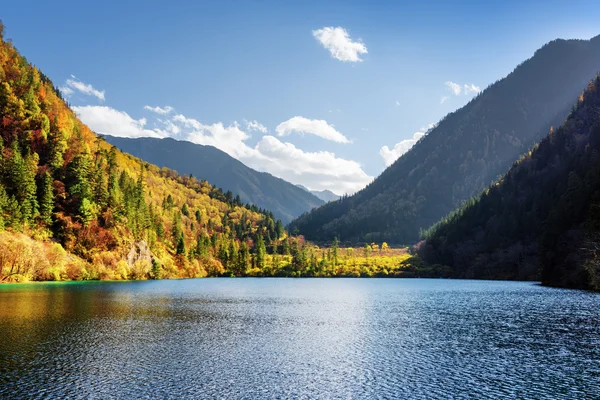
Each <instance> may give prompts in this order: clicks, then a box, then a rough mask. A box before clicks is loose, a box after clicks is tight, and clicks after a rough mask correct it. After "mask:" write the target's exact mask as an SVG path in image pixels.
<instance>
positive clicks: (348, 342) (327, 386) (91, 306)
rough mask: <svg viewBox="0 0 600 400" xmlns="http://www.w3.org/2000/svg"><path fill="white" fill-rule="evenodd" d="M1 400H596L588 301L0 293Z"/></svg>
mask: <svg viewBox="0 0 600 400" xmlns="http://www.w3.org/2000/svg"><path fill="white" fill-rule="evenodd" d="M0 322H1V325H0V397H8V398H34V397H40V398H41V397H44V398H45V397H70V398H102V399H104V398H127V399H131V398H140V397H146V398H182V397H187V398H200V399H218V398H222V399H391V398H401V399H402V398H407V399H448V398H477V399H486V398H489V399H497V398H502V397H505V398H536V399H545V398H548V399H556V398H564V399H577V398H599V396H600V392H599V390H600V389H599V388H600V295H598V294H594V293H588V292H583V291H575V290H560V289H550V288H545V287H541V286H539V285H537V284H535V283H526V282H498V281H496V282H490V281H467V280H427V279H266V278H263V279H260V278H258V279H250V278H248V279H192V280H174V281H141V282H85V283H77V282H73V283H32V284H15V285H0Z"/></svg>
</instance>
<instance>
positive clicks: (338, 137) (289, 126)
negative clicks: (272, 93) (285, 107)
mask: <svg viewBox="0 0 600 400" xmlns="http://www.w3.org/2000/svg"><path fill="white" fill-rule="evenodd" d="M275 132H277V136H287V135H289V134H291V133H292V132H298V133H305V134H309V135H315V136H319V137H321V138H323V139H327V140H331V141H333V142H337V143H350V140H348V138H347V137H346V136H344V135H342V134H341V133H340V132H338V131H336V130H335V128H334V127H333V126H332V125H329V124H328V123H327V121H325V120H322V119H308V118H304V117H293V118H290V119H288V120H287V121H284V122H282V123H280V124H279V125H277V127H276V128H275Z"/></svg>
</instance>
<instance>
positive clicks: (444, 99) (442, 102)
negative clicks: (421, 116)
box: [440, 96, 450, 104]
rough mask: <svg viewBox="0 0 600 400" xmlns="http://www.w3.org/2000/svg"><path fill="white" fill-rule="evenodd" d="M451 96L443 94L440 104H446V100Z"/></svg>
mask: <svg viewBox="0 0 600 400" xmlns="http://www.w3.org/2000/svg"><path fill="white" fill-rule="evenodd" d="M449 98H450V97H448V96H442V99H441V100H440V104H444V103H445V102H446V100H448V99H449Z"/></svg>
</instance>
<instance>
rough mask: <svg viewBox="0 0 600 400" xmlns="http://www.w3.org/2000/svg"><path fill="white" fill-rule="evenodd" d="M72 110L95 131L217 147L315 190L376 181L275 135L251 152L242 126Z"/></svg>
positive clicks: (347, 163) (350, 164)
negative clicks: (137, 117)
mask: <svg viewBox="0 0 600 400" xmlns="http://www.w3.org/2000/svg"><path fill="white" fill-rule="evenodd" d="M73 110H74V111H75V112H76V113H77V114H78V115H79V117H80V118H81V120H82V121H83V122H84V123H85V124H87V125H88V126H89V127H90V128H91V129H92V130H94V131H95V132H98V133H103V134H109V135H114V136H121V137H132V138H136V137H159V138H162V137H173V138H175V139H179V140H188V141H190V142H194V143H198V144H203V145H210V146H214V147H216V148H218V149H220V150H222V151H224V152H226V153H227V154H229V155H230V156H232V157H234V158H237V159H239V160H240V161H242V162H243V163H245V164H246V165H248V166H249V167H251V168H254V169H256V170H258V171H262V172H268V173H270V174H272V175H274V176H277V177H280V178H282V179H285V180H287V181H289V182H291V183H294V184H302V185H304V186H306V187H309V188H310V189H312V190H324V189H329V190H332V191H333V192H335V193H354V192H355V191H357V190H359V189H361V188H363V187H364V186H365V185H367V184H368V183H369V182H370V181H372V180H373V177H371V176H369V175H367V174H366V173H365V172H364V171H363V170H362V168H361V166H360V164H358V163H357V162H355V161H352V160H346V159H343V158H339V157H336V155H335V154H334V153H330V152H324V151H320V152H305V151H303V150H301V149H299V148H297V147H296V146H294V145H293V144H291V143H285V142H281V141H280V140H279V139H277V138H276V137H274V136H270V135H265V136H263V137H262V138H261V139H260V140H259V141H258V143H257V144H256V145H255V146H254V147H251V146H249V145H248V144H247V140H248V139H249V138H250V135H249V134H248V133H247V132H245V131H244V130H243V129H242V128H241V126H240V124H238V123H237V122H233V123H231V124H229V125H225V124H223V123H222V122H215V123H213V124H210V125H207V124H203V123H201V122H200V121H198V120H196V119H194V118H188V117H186V116H184V115H182V114H177V115H175V116H173V117H172V118H170V119H159V118H155V119H154V120H152V121H151V123H152V125H153V127H148V125H149V122H148V121H146V119H145V118H141V119H137V120H136V119H134V118H132V117H131V116H130V115H129V114H127V113H126V112H123V111H119V110H115V109H113V108H110V107H107V106H81V107H73ZM250 122H256V121H250ZM246 125H247V126H246V129H247V130H249V129H248V126H252V127H253V129H257V130H256V131H257V132H261V131H260V129H258V126H259V125H260V124H259V125H256V124H252V123H250V124H248V123H247V124H246ZM260 126H262V125H260Z"/></svg>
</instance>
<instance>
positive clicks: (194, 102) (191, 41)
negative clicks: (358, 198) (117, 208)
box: [0, 0, 600, 193]
mask: <svg viewBox="0 0 600 400" xmlns="http://www.w3.org/2000/svg"><path fill="white" fill-rule="evenodd" d="M598 15H600V2H598V1H551V0H550V1H510V0H509V1H463V2H454V3H453V4H450V2H446V1H419V2H416V1H415V2H401V1H390V2H385V1H372V2H367V1H363V2H352V1H343V2H336V1H318V2H311V1H256V2H251V1H231V2H230V1H210V2H209V1H188V2H184V1H172V2H164V1H160V2H158V1H156V2H155V1H114V2H113V1H103V2H75V1H73V2H68V1H54V2H47V1H30V2H27V5H26V6H25V5H24V4H23V3H21V2H17V1H12V2H8V3H7V4H3V6H2V10H0V18H2V20H3V22H4V24H5V26H6V35H5V36H6V37H9V38H12V39H13V42H14V43H15V45H16V46H17V48H18V49H19V50H20V51H21V53H22V54H23V55H25V56H26V57H27V58H28V59H29V61H31V62H32V63H34V64H36V65H38V66H39V67H40V69H41V70H42V71H43V72H44V73H46V74H47V75H48V76H49V77H50V78H51V79H52V80H53V81H54V83H55V84H56V85H57V86H60V87H63V88H64V89H65V92H66V94H68V98H69V101H70V103H71V104H72V105H73V107H74V109H75V110H76V112H78V113H79V114H80V116H81V118H82V119H83V120H84V122H86V123H87V124H88V125H90V127H91V128H92V129H95V130H96V131H98V132H101V133H109V134H111V133H112V134H115V135H121V136H144V135H148V136H173V137H176V138H180V139H187V140H192V141H195V142H197V143H202V144H212V145H215V146H217V147H219V148H221V149H222V150H224V151H226V152H228V153H229V154H231V155H233V156H234V157H236V158H238V159H240V160H241V161H243V162H244V163H246V164H247V165H249V166H251V167H253V168H255V169H258V170H263V171H267V172H271V173H272V174H274V175H277V176H280V177H282V178H284V179H286V180H289V181H291V182H292V183H297V184H303V185H304V186H306V187H309V188H311V189H326V188H328V189H332V190H334V191H335V192H337V193H343V192H349V193H351V192H353V191H355V190H357V189H360V188H361V187H363V186H364V185H365V184H366V183H368V182H369V181H370V180H371V179H372V178H373V177H376V176H377V175H378V174H379V173H381V171H382V170H383V169H384V168H385V166H386V163H391V162H392V161H393V159H395V158H396V157H397V156H399V155H400V154H401V153H402V152H403V151H405V150H406V149H408V148H409V147H410V145H411V144H412V143H413V142H414V140H416V139H418V138H419V137H420V136H421V134H419V133H417V132H424V131H425V130H426V129H427V128H428V127H429V126H430V125H431V124H433V123H436V122H437V121H439V120H440V119H441V118H442V117H443V116H444V115H446V114H447V113H448V112H451V111H454V110H456V109H457V108H460V107H461V106H463V105H464V104H466V103H467V102H468V101H469V99H471V98H472V97H473V96H474V95H475V94H476V93H477V90H479V89H484V88H485V87H486V86H488V85H489V84H491V83H493V82H494V81H496V80H497V79H499V78H502V77H503V76H505V75H507V74H508V73H509V72H510V71H512V69H514V67H515V66H516V65H517V64H519V63H520V62H522V61H524V60H525V59H527V58H529V57H531V56H532V55H533V52H534V51H535V50H536V49H537V48H539V47H541V46H542V45H543V44H545V43H546V42H548V41H550V40H553V39H555V38H581V39H589V38H590V37H593V36H595V35H598V34H600V26H599V25H598V23H597V21H598V19H597V18H598ZM145 106H148V107H146V108H145ZM157 106H158V107H160V109H158V108H155V107H157ZM151 109H154V111H153V110H151ZM157 111H158V112H157ZM384 146H387V147H384ZM182 172H184V171H182Z"/></svg>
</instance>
